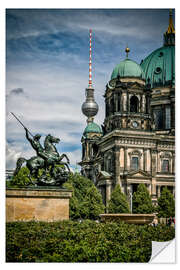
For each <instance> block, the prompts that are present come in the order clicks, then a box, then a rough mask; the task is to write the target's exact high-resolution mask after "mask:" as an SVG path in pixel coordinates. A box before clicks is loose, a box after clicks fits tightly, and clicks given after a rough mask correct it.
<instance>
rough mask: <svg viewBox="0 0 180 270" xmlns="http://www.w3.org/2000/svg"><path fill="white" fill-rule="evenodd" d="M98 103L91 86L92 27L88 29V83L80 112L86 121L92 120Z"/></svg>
mask: <svg viewBox="0 0 180 270" xmlns="http://www.w3.org/2000/svg"><path fill="white" fill-rule="evenodd" d="M98 109H99V108H98V105H97V103H96V102H95V99H94V89H93V86H92V29H90V30H89V84H88V88H86V100H85V102H84V103H83V104H82V112H83V114H84V115H86V116H87V118H88V119H87V122H88V123H89V122H93V119H94V116H95V115H96V114H97V112H98Z"/></svg>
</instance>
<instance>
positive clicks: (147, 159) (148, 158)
mask: <svg viewBox="0 0 180 270" xmlns="http://www.w3.org/2000/svg"><path fill="white" fill-rule="evenodd" d="M145 165H146V171H147V172H149V173H150V172H151V154H150V150H149V149H147V150H146V162H145Z"/></svg>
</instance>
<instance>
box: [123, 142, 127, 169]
mask: <svg viewBox="0 0 180 270" xmlns="http://www.w3.org/2000/svg"><path fill="white" fill-rule="evenodd" d="M124 170H125V171H126V170H127V147H124Z"/></svg>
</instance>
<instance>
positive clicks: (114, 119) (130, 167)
mask: <svg viewBox="0 0 180 270" xmlns="http://www.w3.org/2000/svg"><path fill="white" fill-rule="evenodd" d="M125 52H126V58H125V60H124V61H122V62H120V63H119V64H118V65H117V66H116V67H115V68H114V70H113V72H112V75H111V79H110V81H109V82H108V83H107V85H106V90H105V94H104V98H105V119H104V123H103V125H101V127H100V126H99V125H97V124H96V123H95V122H94V116H95V115H96V113H97V111H98V105H97V104H96V102H95V100H94V89H93V88H92V84H91V83H90V84H89V86H88V88H87V89H86V101H85V102H84V104H83V106H82V111H83V113H84V114H85V115H86V116H87V117H88V120H87V126H86V128H85V130H84V133H83V136H82V139H81V143H82V161H81V162H80V163H79V164H80V165H81V168H82V174H83V175H84V176H86V177H88V178H90V179H91V180H92V181H93V182H94V183H95V185H96V186H97V187H98V189H99V190H100V191H101V194H102V197H103V201H104V204H105V205H107V202H108V201H109V199H110V197H111V192H112V190H113V189H114V187H115V186H116V185H117V184H120V186H121V189H122V191H123V192H124V193H125V194H126V195H127V197H128V198H129V199H130V198H131V196H132V194H133V193H134V192H135V191H136V190H137V186H138V184H140V183H144V184H145V185H146V187H147V189H148V190H149V193H150V195H151V197H152V201H153V202H154V204H156V202H157V198H158V197H159V196H160V194H161V191H162V188H163V187H164V186H167V187H168V188H169V189H170V190H171V192H172V193H173V194H175V30H174V26H173V20H172V11H170V15H169V26H168V29H167V31H166V32H165V33H164V44H163V46H162V47H161V48H159V49H157V50H155V51H153V52H152V53H151V54H150V55H149V56H147V57H146V58H145V59H144V60H143V61H142V62H141V64H137V63H136V62H135V61H133V60H131V59H130V58H129V53H130V49H129V48H126V50H125Z"/></svg>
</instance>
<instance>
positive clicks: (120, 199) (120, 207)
mask: <svg viewBox="0 0 180 270" xmlns="http://www.w3.org/2000/svg"><path fill="white" fill-rule="evenodd" d="M108 212H109V213H130V209H129V204H128V202H127V199H126V196H125V195H124V193H122V191H121V187H120V185H116V187H115V189H114V190H113V192H112V194H111V199H110V200H109V202H108Z"/></svg>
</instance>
